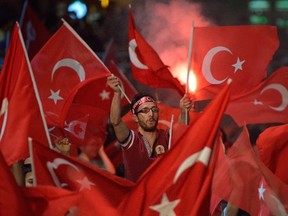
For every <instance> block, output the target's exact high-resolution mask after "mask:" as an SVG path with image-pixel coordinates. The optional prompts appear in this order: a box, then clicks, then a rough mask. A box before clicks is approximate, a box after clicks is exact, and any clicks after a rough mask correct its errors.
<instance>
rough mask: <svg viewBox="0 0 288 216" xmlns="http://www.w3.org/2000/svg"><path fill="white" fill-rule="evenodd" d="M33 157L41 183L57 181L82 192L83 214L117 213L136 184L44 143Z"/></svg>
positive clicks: (64, 186)
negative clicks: (59, 151)
mask: <svg viewBox="0 0 288 216" xmlns="http://www.w3.org/2000/svg"><path fill="white" fill-rule="evenodd" d="M33 158H34V167H35V175H36V180H37V184H44V185H56V186H58V187H63V188H65V189H69V190H72V191H77V192H79V193H81V194H82V196H83V199H84V200H83V201H82V202H81V203H80V204H79V206H78V208H79V209H80V210H81V211H84V213H85V214H83V215H97V214H99V215H116V212H117V208H118V206H119V205H120V202H121V201H122V199H123V197H124V196H125V194H127V193H128V192H129V191H130V189H131V187H132V186H133V185H134V183H132V182H130V181H128V180H125V179H123V178H120V177H118V176H116V175H113V174H111V173H109V172H107V171H106V170H102V169H99V168H97V167H93V166H92V165H89V164H88V163H85V162H82V161H80V160H79V159H76V158H72V157H69V156H66V155H63V154H59V153H57V152H55V151H53V150H50V149H49V148H47V147H45V146H42V145H34V146H33ZM95 203H97V205H95ZM87 206H89V207H90V209H87ZM86 211H87V212H86Z"/></svg>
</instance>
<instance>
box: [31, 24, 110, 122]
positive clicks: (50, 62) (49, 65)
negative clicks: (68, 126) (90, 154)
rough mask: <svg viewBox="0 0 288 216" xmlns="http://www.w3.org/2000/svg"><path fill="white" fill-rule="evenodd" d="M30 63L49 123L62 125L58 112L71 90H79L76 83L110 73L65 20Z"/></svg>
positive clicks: (103, 76)
mask: <svg viewBox="0 0 288 216" xmlns="http://www.w3.org/2000/svg"><path fill="white" fill-rule="evenodd" d="M59 47H61V49H59ZM31 64H32V68H33V71H34V74H35V79H36V82H37V85H38V86H39V94H40V97H41V100H42V103H43V109H44V112H45V115H46V119H47V122H48V124H49V125H61V124H60V123H59V121H60V120H59V118H60V117H59V116H60V115H61V112H62V109H63V106H64V104H65V102H66V99H67V97H68V96H69V94H71V92H72V90H73V92H77V86H79V87H81V86H82V85H81V83H82V82H84V81H86V80H87V79H89V78H105V77H107V76H108V75H110V72H109V70H108V69H107V68H106V66H105V65H104V64H103V63H102V62H101V60H100V59H99V58H98V56H97V55H96V54H95V53H94V52H93V51H92V49H91V48H90V47H89V46H88V45H87V44H86V43H85V42H84V41H83V40H82V39H81V38H80V36H79V35H78V34H77V33H76V32H75V31H74V30H73V29H72V28H71V26H69V24H68V23H67V22H65V21H64V23H63V24H62V26H61V27H60V28H59V29H58V30H57V31H56V32H55V33H54V35H53V36H52V37H51V38H50V39H49V40H48V41H47V43H46V44H45V45H44V46H43V47H42V49H41V50H40V51H39V52H38V53H37V54H36V55H35V57H34V58H33V60H32V62H31ZM103 94H104V93H103ZM105 96H106V95H104V96H103V97H105ZM95 97H97V95H95ZM99 106H100V105H99Z"/></svg>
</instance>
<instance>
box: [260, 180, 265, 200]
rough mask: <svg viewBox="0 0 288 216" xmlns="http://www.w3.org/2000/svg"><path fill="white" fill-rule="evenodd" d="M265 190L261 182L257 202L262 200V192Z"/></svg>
mask: <svg viewBox="0 0 288 216" xmlns="http://www.w3.org/2000/svg"><path fill="white" fill-rule="evenodd" d="M265 191H266V189H265V188H264V187H263V182H262V183H261V186H260V187H259V188H258V193H259V200H261V199H262V200H264V192H265Z"/></svg>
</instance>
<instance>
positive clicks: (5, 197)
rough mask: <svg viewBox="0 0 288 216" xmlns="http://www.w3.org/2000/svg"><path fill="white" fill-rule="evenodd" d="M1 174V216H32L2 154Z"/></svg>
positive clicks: (0, 160)
mask: <svg viewBox="0 0 288 216" xmlns="http://www.w3.org/2000/svg"><path fill="white" fill-rule="evenodd" d="M0 172H1V181H0V194H1V196H0V206H1V208H0V215H13V216H14V215H15V216H30V215H31V213H32V211H31V209H29V206H28V205H27V201H26V200H25V198H24V196H23V193H22V191H21V188H20V187H19V186H18V185H17V183H16V181H15V178H14V177H13V175H12V173H11V170H10V168H9V167H8V165H7V164H6V162H5V160H4V158H3V155H2V154H1V152H0Z"/></svg>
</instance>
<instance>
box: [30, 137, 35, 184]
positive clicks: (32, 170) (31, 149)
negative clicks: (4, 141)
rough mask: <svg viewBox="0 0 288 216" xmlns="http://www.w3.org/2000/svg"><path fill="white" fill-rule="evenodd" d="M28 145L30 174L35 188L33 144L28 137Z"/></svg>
mask: <svg viewBox="0 0 288 216" xmlns="http://www.w3.org/2000/svg"><path fill="white" fill-rule="evenodd" d="M28 145H29V154H30V158H31V172H32V177H33V186H36V185H37V181H36V176H35V166H34V154H33V142H32V138H31V137H28Z"/></svg>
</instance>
